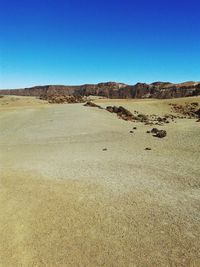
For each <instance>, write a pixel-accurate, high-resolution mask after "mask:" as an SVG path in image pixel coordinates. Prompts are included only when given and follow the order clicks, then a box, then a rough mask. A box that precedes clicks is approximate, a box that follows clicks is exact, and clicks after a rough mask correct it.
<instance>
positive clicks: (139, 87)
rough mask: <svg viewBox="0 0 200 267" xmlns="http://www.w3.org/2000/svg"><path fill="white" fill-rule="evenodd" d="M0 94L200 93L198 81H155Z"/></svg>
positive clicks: (138, 95)
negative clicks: (176, 82)
mask: <svg viewBox="0 0 200 267" xmlns="http://www.w3.org/2000/svg"><path fill="white" fill-rule="evenodd" d="M0 94H1V95H21V96H36V97H40V98H43V99H48V98H50V96H52V95H67V96H76V97H77V96H82V97H83V96H89V95H94V96H102V97H107V98H175V97H186V96H194V95H200V82H185V83H180V84H173V83H168V82H155V83H151V84H146V83H137V84H135V85H127V84H124V83H115V82H107V83H99V84H85V85H80V86H64V85H46V86H35V87H31V88H24V89H9V90H0Z"/></svg>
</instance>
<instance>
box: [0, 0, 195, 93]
mask: <svg viewBox="0 0 200 267" xmlns="http://www.w3.org/2000/svg"><path fill="white" fill-rule="evenodd" d="M157 80H162V81H172V82H181V81H186V80H198V81H199V80H200V1H199V0H187V1H186V0H179V1H177V0H173V1H172V0H159V1H158V0H132V1H131V0H0V88H17V87H25V86H32V85H39V84H41V85H42V84H83V83H96V82H100V81H119V82H125V83H129V84H134V83H136V82H138V81H141V82H142V81H143V82H153V81H157Z"/></svg>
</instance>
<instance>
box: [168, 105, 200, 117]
mask: <svg viewBox="0 0 200 267" xmlns="http://www.w3.org/2000/svg"><path fill="white" fill-rule="evenodd" d="M169 105H170V106H171V107H172V111H173V112H175V113H179V114H181V115H182V116H181V117H180V116H179V118H182V119H192V118H198V117H200V109H198V107H199V103H197V102H193V103H187V104H185V105H178V104H171V103H170V104H169Z"/></svg>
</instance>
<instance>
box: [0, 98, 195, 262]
mask: <svg viewBox="0 0 200 267" xmlns="http://www.w3.org/2000/svg"><path fill="white" fill-rule="evenodd" d="M185 102H199V103H200V98H199V97H192V98H182V99H173V100H110V99H99V100H96V103H98V104H99V105H101V106H102V107H106V106H107V105H119V104H120V105H122V106H124V107H126V108H128V109H129V110H130V111H132V112H133V111H134V110H137V111H139V112H142V113H145V114H159V115H164V114H166V113H170V112H171V108H170V106H169V103H185ZM133 127H137V130H134V133H133V134H130V130H132V129H133ZM151 128H152V127H151V126H149V125H144V124H143V123H133V122H127V121H123V120H121V119H118V118H117V116H116V115H115V114H111V113H109V112H107V111H105V110H100V109H96V108H90V107H84V106H83V104H72V105H70V104H66V105H57V104H56V105H50V104H48V103H46V102H45V101H40V100H37V99H34V98H30V97H11V96H5V97H4V98H1V99H0V191H1V194H0V211H1V216H0V235H1V238H0V266H2V267H4V266H16V267H18V266H23V267H27V266H28V267H29V266H30V267H31V266H39V267H40V266H48V267H51V266H52V267H54V266H200V252H199V247H200V238H199V236H200V222H199V218H200V217H199V216H200V191H199V186H200V168H199V165H200V123H199V122H196V120H195V119H181V120H177V121H176V123H175V122H173V123H172V122H171V123H169V124H166V125H164V126H158V128H160V129H165V130H166V131H167V136H166V137H165V138H163V139H158V138H154V137H153V136H152V135H149V134H147V133H146V131H147V130H149V129H151ZM146 147H150V148H152V150H151V151H146V150H145V148H146ZM104 148H106V149H107V150H106V151H103V149H104Z"/></svg>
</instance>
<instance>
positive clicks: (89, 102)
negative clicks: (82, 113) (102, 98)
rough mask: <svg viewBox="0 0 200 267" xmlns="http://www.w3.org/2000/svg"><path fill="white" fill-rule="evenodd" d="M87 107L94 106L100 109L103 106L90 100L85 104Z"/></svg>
mask: <svg viewBox="0 0 200 267" xmlns="http://www.w3.org/2000/svg"><path fill="white" fill-rule="evenodd" d="M84 106H85V107H93V108H99V109H103V108H102V107H101V106H99V105H96V104H95V103H93V102H91V101H88V102H86V103H85V104H84Z"/></svg>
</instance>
